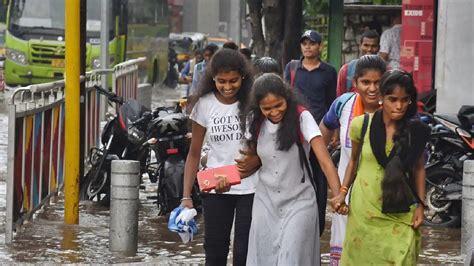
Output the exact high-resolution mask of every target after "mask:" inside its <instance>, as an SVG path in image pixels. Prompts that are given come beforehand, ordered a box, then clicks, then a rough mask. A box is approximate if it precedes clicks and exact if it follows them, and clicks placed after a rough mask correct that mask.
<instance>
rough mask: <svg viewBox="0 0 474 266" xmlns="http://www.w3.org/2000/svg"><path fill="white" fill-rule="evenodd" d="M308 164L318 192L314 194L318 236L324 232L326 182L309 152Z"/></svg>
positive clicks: (313, 156)
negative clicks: (317, 213)
mask: <svg viewBox="0 0 474 266" xmlns="http://www.w3.org/2000/svg"><path fill="white" fill-rule="evenodd" d="M309 164H310V165H311V170H312V171H313V177H314V179H315V180H314V181H315V182H316V187H317V189H318V191H317V192H316V200H317V202H318V212H319V236H321V235H322V234H323V232H324V225H325V223H326V205H327V198H328V181H327V180H326V176H324V174H323V171H322V170H321V167H320V166H319V163H318V160H317V158H316V156H315V155H314V152H310V155H309Z"/></svg>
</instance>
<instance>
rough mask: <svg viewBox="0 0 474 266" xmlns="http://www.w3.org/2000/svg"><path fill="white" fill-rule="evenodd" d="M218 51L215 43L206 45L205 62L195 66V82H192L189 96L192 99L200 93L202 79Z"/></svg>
mask: <svg viewBox="0 0 474 266" xmlns="http://www.w3.org/2000/svg"><path fill="white" fill-rule="evenodd" d="M218 49H219V47H217V45H215V44H213V43H210V44H208V45H206V47H204V51H203V59H204V60H202V62H200V63H198V64H196V65H195V66H194V70H193V80H192V82H191V87H190V88H189V92H188V95H187V96H188V97H189V96H191V98H192V96H195V95H196V94H197V93H198V88H199V85H200V81H201V78H202V76H203V75H204V73H205V72H206V66H207V64H208V63H209V61H210V60H211V58H212V56H213V55H214V54H215V53H216V51H217V50H218Z"/></svg>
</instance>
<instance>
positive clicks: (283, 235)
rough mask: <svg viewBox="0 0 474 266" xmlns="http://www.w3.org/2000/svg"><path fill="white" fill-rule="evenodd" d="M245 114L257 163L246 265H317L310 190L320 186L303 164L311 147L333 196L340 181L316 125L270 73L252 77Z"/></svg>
mask: <svg viewBox="0 0 474 266" xmlns="http://www.w3.org/2000/svg"><path fill="white" fill-rule="evenodd" d="M246 114H247V118H248V134H247V136H248V140H247V146H248V147H253V148H254V149H255V152H256V153H257V155H258V156H259V158H260V160H261V163H262V165H261V167H260V169H259V171H258V172H257V178H258V180H257V187H256V191H255V196H254V202H253V208H252V225H251V228H250V236H249V248H248V256H247V265H250V266H251V265H319V264H320V240H319V221H320V219H319V218H318V208H320V206H319V205H318V203H317V200H316V191H315V190H317V189H319V187H316V186H315V183H314V179H313V176H312V170H311V169H310V166H309V163H308V156H307V155H308V154H309V150H310V149H311V150H312V151H313V152H314V153H315V154H316V156H317V159H318V161H319V163H320V164H321V168H322V170H323V172H324V173H325V175H326V176H327V177H328V183H329V186H330V187H331V189H332V190H333V191H335V195H338V193H339V189H340V182H339V178H338V176H337V172H336V168H335V167H334V164H333V163H332V161H331V158H330V156H329V153H328V151H327V149H326V146H325V144H324V140H323V138H322V137H321V133H320V131H319V128H318V125H317V123H316V121H315V120H314V118H313V116H312V115H311V113H310V112H309V111H308V110H306V109H305V108H304V107H303V106H301V105H299V104H298V102H297V100H296V97H295V96H294V95H293V92H292V90H291V89H290V88H289V87H288V85H287V84H286V83H285V82H284V80H283V79H282V78H280V77H279V76H278V75H276V74H273V73H265V74H263V75H261V76H260V77H259V78H257V79H256V80H255V83H254V85H253V88H252V93H251V97H250V105H249V109H248V111H247V112H246ZM336 201H337V202H340V201H338V200H336ZM336 201H334V202H336ZM331 202H333V201H331ZM341 204H343V203H341ZM339 207H340V206H338V205H333V208H334V209H338V208H339Z"/></svg>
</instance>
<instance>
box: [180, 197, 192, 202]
mask: <svg viewBox="0 0 474 266" xmlns="http://www.w3.org/2000/svg"><path fill="white" fill-rule="evenodd" d="M185 200H193V199H192V198H182V199H180V200H179V201H180V202H183V201H185Z"/></svg>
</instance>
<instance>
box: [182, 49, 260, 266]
mask: <svg viewBox="0 0 474 266" xmlns="http://www.w3.org/2000/svg"><path fill="white" fill-rule="evenodd" d="M252 83H253V78H252V71H251V67H250V66H249V64H248V61H247V59H245V58H244V57H243V56H242V55H241V54H240V53H239V51H235V50H231V49H226V48H224V49H221V50H220V51H218V52H217V53H216V54H215V55H214V57H213V58H212V60H211V61H210V64H209V67H208V69H207V70H206V73H205V75H204V76H203V79H202V83H201V85H200V90H199V93H198V94H197V102H196V104H195V105H194V108H193V109H192V112H191V115H190V119H191V120H192V140H191V147H190V149H189V153H188V157H187V160H186V166H185V172H184V189H183V199H182V203H181V206H183V207H188V208H192V207H193V203H192V200H191V189H192V186H193V183H194V180H195V178H196V173H197V171H198V165H199V160H200V155H201V148H202V144H203V142H204V141H206V142H207V143H208V145H209V151H208V155H207V167H208V168H215V167H220V166H225V165H231V164H235V162H234V159H236V158H238V157H239V156H240V154H239V150H240V149H241V140H242V136H243V134H242V131H241V127H240V119H241V117H242V114H243V112H244V109H245V108H246V99H247V96H248V94H249V92H250V89H251V86H252ZM257 159H258V158H257ZM253 179H254V178H253V177H247V178H245V179H243V180H242V181H241V184H239V185H235V186H232V187H229V184H228V183H227V180H226V178H225V177H223V178H220V179H219V180H218V185H217V188H216V190H213V191H211V192H210V193H209V194H204V195H202V198H203V204H202V205H203V212H204V232H205V234H204V249H205V253H206V265H226V264H227V255H228V253H229V244H230V232H231V229H232V224H233V221H234V216H235V228H234V244H233V264H234V265H245V261H246V259H247V244H248V234H249V230H250V223H251V214H252V203H253V194H254V192H255V186H254V180H253ZM229 189H230V190H229ZM226 191H227V192H226ZM223 192H225V193H223Z"/></svg>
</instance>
